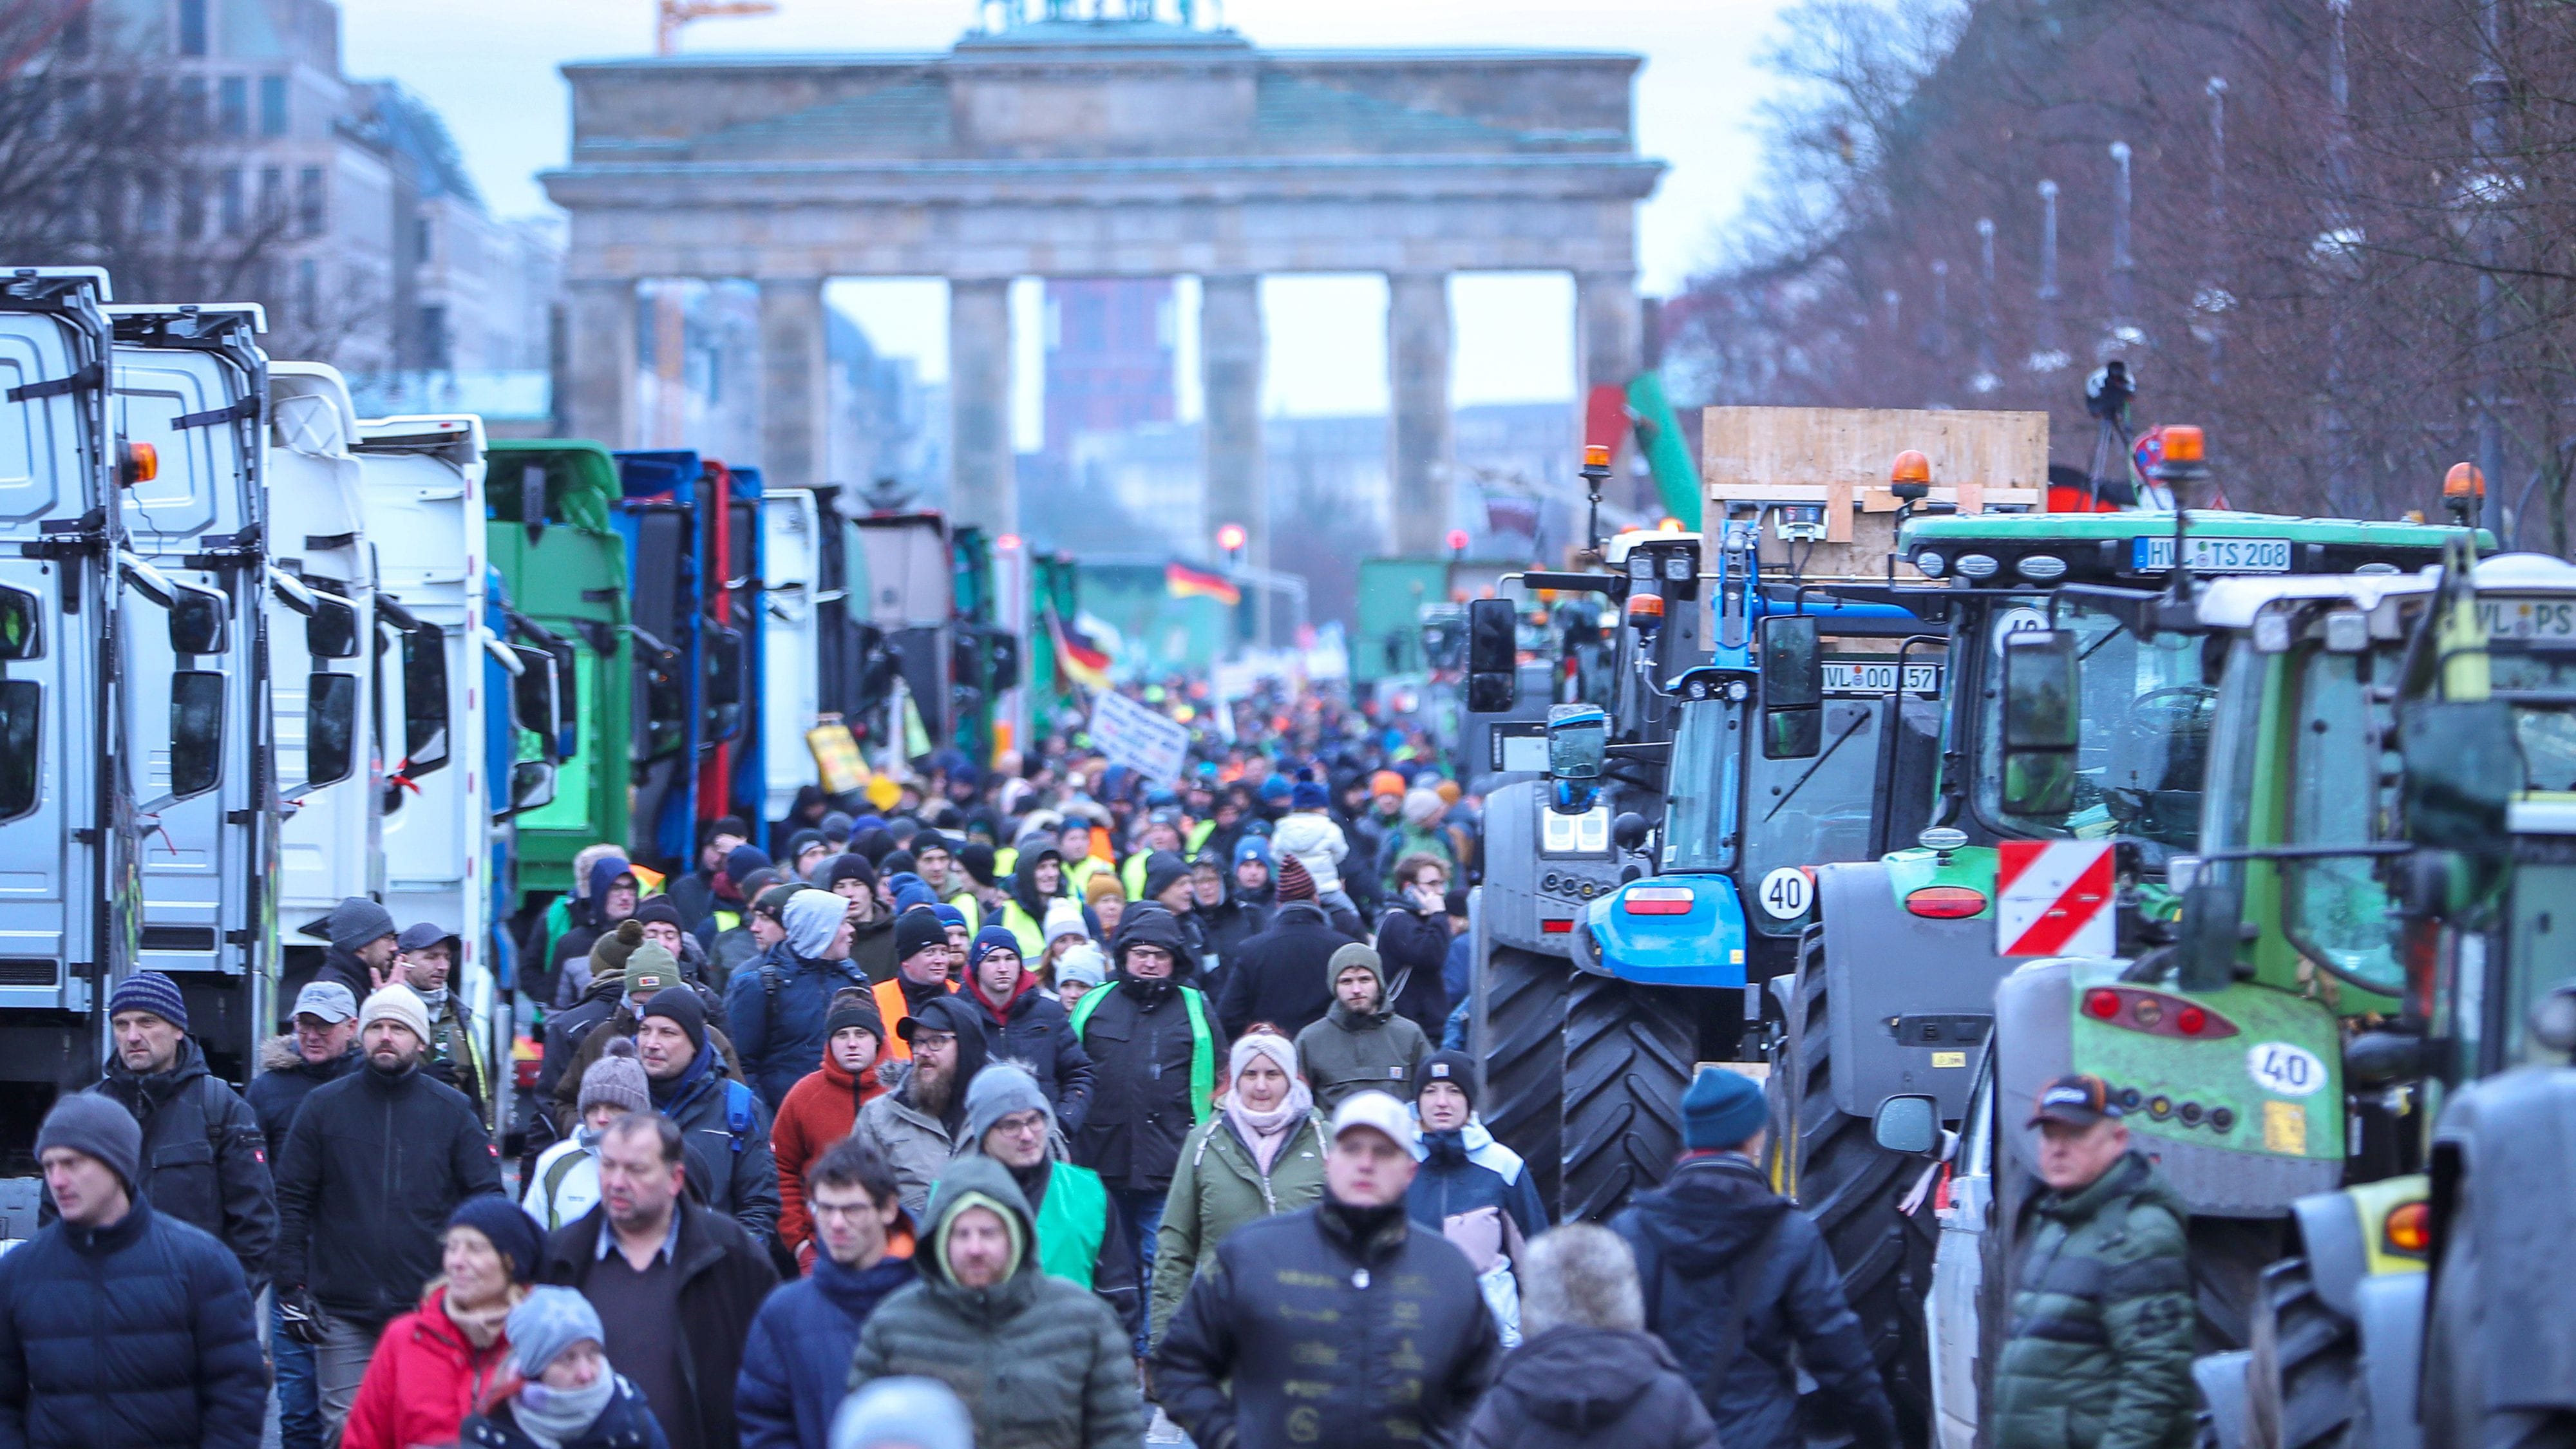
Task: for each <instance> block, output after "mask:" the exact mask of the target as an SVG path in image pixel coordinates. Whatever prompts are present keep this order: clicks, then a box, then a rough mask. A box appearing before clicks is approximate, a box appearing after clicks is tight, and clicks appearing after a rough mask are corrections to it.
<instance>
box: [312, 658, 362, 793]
mask: <svg viewBox="0 0 2576 1449" xmlns="http://www.w3.org/2000/svg"><path fill="white" fill-rule="evenodd" d="M357 768H358V676H356V675H354V674H331V673H318V674H312V675H308V676H306V678H305V683H304V783H305V784H306V785H308V786H311V785H336V784H338V783H339V782H341V781H342V780H345V779H347V778H349V777H350V776H351V775H352V774H355V773H356V772H357Z"/></svg>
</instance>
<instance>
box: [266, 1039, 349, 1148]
mask: <svg viewBox="0 0 2576 1449" xmlns="http://www.w3.org/2000/svg"><path fill="white" fill-rule="evenodd" d="M365 1060H366V1058H364V1057H362V1056H360V1055H358V1047H357V1044H356V1043H355V1042H352V1043H350V1045H349V1049H348V1050H347V1051H344V1052H342V1053H340V1054H339V1055H338V1056H336V1057H333V1058H332V1059H331V1060H329V1061H327V1062H324V1063H322V1064H321V1065H319V1066H316V1065H314V1064H313V1063H311V1062H308V1061H306V1060H305V1059H304V1057H303V1054H302V1053H300V1052H298V1051H296V1049H295V1038H294V1037H291V1036H274V1037H270V1038H269V1039H268V1040H267V1041H266V1042H265V1043H263V1044H262V1045H261V1046H260V1049H259V1065H260V1073H259V1075H258V1076H256V1077H253V1078H251V1080H250V1090H249V1091H247V1092H244V1093H242V1097H243V1099H244V1100H246V1101H248V1102H249V1103H250V1110H251V1112H252V1113H253V1114H254V1115H256V1116H257V1117H258V1118H259V1130H260V1131H262V1132H264V1133H266V1134H267V1135H268V1168H269V1172H270V1173H271V1174H272V1175H274V1174H275V1173H276V1171H277V1159H278V1158H280V1157H282V1156H284V1155H285V1153H286V1129H287V1128H289V1127H292V1126H294V1125H295V1113H296V1110H297V1109H298V1108H300V1107H302V1106H303V1105H304V1099H305V1098H306V1097H307V1096H309V1095H311V1094H312V1091H313V1089H314V1088H315V1087H318V1086H321V1085H322V1084H323V1083H324V1082H336V1081H338V1080H340V1079H341V1078H342V1077H345V1076H347V1075H349V1074H350V1073H351V1072H354V1071H356V1070H357V1069H358V1067H359V1065H360V1064H361V1063H363V1062H364V1061H365Z"/></svg>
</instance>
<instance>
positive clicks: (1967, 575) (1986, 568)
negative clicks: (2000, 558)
mask: <svg viewBox="0 0 2576 1449" xmlns="http://www.w3.org/2000/svg"><path fill="white" fill-rule="evenodd" d="M2000 567H2002V565H2000V564H1998V563H1996V562H1995V561H1994V559H1993V557H1992V556H1990V555H1987V554H1982V553H1965V554H1961V555H1959V577H1961V578H1963V579H1986V578H1992V577H1994V573H1995V570H1996V569H1998V568H2000Z"/></svg>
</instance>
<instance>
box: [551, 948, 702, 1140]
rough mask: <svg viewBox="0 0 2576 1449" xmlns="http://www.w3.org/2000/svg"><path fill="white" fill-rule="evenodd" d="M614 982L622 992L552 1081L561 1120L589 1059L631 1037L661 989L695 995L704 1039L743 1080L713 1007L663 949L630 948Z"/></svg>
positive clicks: (574, 1108)
mask: <svg viewBox="0 0 2576 1449" xmlns="http://www.w3.org/2000/svg"><path fill="white" fill-rule="evenodd" d="M619 981H620V984H621V986H622V988H623V994H622V995H621V996H620V997H619V999H618V1001H617V1003H616V1007H615V1009H614V1010H613V1011H611V1012H610V1013H609V1014H608V1017H607V1019H606V1020H604V1021H602V1022H600V1023H599V1024H598V1025H597V1026H595V1027H593V1028H591V1029H590V1031H589V1032H587V1033H585V1034H584V1035H583V1036H582V1038H581V1043H580V1045H579V1046H577V1047H575V1048H574V1049H573V1052H572V1060H571V1062H570V1063H569V1064H568V1065H566V1067H565V1068H564V1074H563V1077H562V1078H561V1080H559V1081H558V1082H557V1083H556V1084H555V1097H554V1100H555V1103H556V1106H557V1109H558V1110H559V1111H560V1113H561V1114H562V1118H563V1120H565V1121H567V1122H569V1121H571V1120H572V1119H573V1118H574V1116H575V1115H576V1114H577V1112H578V1104H579V1102H580V1099H581V1083H582V1078H583V1077H584V1076H585V1075H586V1074H588V1072H589V1071H590V1068H591V1066H592V1064H593V1063H595V1062H597V1061H598V1060H599V1059H600V1057H601V1056H603V1055H605V1054H606V1053H607V1051H608V1044H609V1043H610V1042H613V1041H620V1040H624V1041H633V1040H634V1039H635V1028H636V1025H637V1023H639V1022H641V1021H642V1020H643V1019H644V1007H645V1005H646V1004H647V1003H649V1002H651V1001H652V1000H653V999H654V998H655V997H658V996H660V995H661V994H662V993H664V992H666V991H670V992H676V993H678V994H679V995H683V996H692V997H695V998H696V999H697V1003H698V1019H699V1021H700V1022H701V1023H703V1024H704V1025H705V1028H706V1037H707V1041H708V1043H709V1044H710V1045H711V1046H713V1047H714V1048H715V1051H716V1055H717V1056H719V1057H721V1058H723V1061H724V1070H725V1074H726V1075H727V1076H730V1077H732V1078H733V1079H734V1080H735V1081H737V1082H741V1081H744V1080H745V1079H744V1076H743V1070H742V1058H741V1057H740V1056H738V1055H737V1054H736V1053H735V1052H734V1049H733V1039H732V1038H730V1037H728V1036H726V1035H725V1034H724V1031H723V1030H722V1029H721V1028H719V1027H717V1026H716V1025H715V1016H716V1011H717V1008H715V1007H711V1006H709V1005H708V1004H707V995H706V993H705V992H703V991H701V990H699V989H698V988H696V987H693V986H691V985H689V983H688V982H687V981H686V980H685V979H683V978H682V977H681V975H680V971H679V967H678V966H677V965H675V964H674V963H673V962H672V960H671V954H670V953H669V952H667V951H665V950H663V949H662V948H661V947H659V946H656V945H654V944H653V943H652V942H650V941H647V942H645V943H644V944H642V945H640V946H638V947H636V948H635V952H634V954H633V955H632V956H630V957H628V958H627V963H626V970H625V972H624V974H623V975H622V976H621V977H620V978H619Z"/></svg>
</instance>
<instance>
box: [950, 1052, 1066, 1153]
mask: <svg viewBox="0 0 2576 1449" xmlns="http://www.w3.org/2000/svg"><path fill="white" fill-rule="evenodd" d="M1032 1107H1034V1108H1036V1109H1037V1110H1039V1111H1041V1112H1048V1111H1052V1110H1053V1109H1052V1108H1050V1107H1049V1106H1048V1105H1047V1099H1046V1093H1045V1092H1043V1091H1040V1090H1039V1089H1038V1079H1037V1078H1035V1077H1033V1076H1030V1075H1029V1073H1028V1069H1027V1068H1026V1067H1023V1066H1021V1065H1020V1064H1019V1063H1017V1062H993V1063H991V1064H989V1065H987V1066H986V1067H985V1068H984V1070H982V1071H980V1072H977V1073H976V1074H975V1080H974V1081H972V1082H970V1083H968V1084H967V1086H966V1140H967V1141H968V1142H970V1143H975V1144H978V1145H980V1144H981V1143H982V1142H983V1140H984V1134H985V1133H987V1132H990V1131H992V1130H993V1124H994V1123H996V1122H999V1121H1001V1120H1002V1119H1003V1118H1005V1117H1008V1116H1010V1115H1011V1114H1012V1113H1014V1112H1026V1111H1028V1110H1029V1109H1030V1108H1032Z"/></svg>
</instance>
